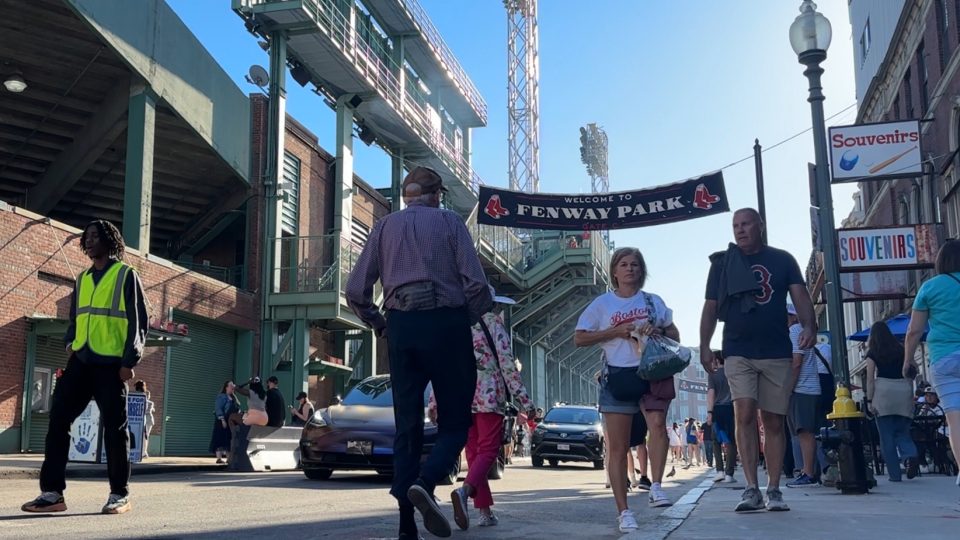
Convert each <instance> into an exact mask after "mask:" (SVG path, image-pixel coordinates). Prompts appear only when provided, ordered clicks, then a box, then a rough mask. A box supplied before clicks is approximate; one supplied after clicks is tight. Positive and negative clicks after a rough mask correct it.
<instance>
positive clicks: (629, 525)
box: [617, 510, 640, 533]
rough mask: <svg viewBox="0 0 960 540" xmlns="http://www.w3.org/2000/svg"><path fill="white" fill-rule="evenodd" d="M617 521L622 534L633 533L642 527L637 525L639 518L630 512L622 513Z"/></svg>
mask: <svg viewBox="0 0 960 540" xmlns="http://www.w3.org/2000/svg"><path fill="white" fill-rule="evenodd" d="M617 521H618V522H619V523H620V532H622V533H628V532H633V531H635V530H637V529H639V528H640V526H639V525H637V518H635V517H634V516H633V512H631V511H630V510H624V511H623V512H620V517H619V518H617Z"/></svg>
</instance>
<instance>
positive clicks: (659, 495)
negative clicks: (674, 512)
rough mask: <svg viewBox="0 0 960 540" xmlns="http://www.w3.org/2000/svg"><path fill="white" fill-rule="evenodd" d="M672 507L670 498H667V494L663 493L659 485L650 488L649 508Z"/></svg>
mask: <svg viewBox="0 0 960 540" xmlns="http://www.w3.org/2000/svg"><path fill="white" fill-rule="evenodd" d="M672 505H673V503H672V502H670V497H667V494H666V493H664V492H663V487H662V486H661V485H660V484H659V483H657V484H653V485H652V486H650V507H651V508H663V507H665V506H672Z"/></svg>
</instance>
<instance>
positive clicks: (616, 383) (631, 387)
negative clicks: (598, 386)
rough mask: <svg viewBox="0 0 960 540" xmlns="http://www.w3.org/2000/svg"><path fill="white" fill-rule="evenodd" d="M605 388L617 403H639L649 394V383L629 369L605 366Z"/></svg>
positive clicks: (632, 369) (634, 370) (635, 371)
mask: <svg viewBox="0 0 960 540" xmlns="http://www.w3.org/2000/svg"><path fill="white" fill-rule="evenodd" d="M605 386H606V388H607V390H608V391H609V392H610V395H612V396H613V398H614V399H616V400H617V401H632V402H637V401H640V398H642V397H643V396H644V394H647V393H649V392H650V382H649V381H646V380H644V379H642V378H640V376H639V373H638V372H637V370H636V369H634V368H631V367H617V366H609V365H608V366H607V380H606V385H605Z"/></svg>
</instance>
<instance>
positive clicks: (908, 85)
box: [903, 68, 914, 120]
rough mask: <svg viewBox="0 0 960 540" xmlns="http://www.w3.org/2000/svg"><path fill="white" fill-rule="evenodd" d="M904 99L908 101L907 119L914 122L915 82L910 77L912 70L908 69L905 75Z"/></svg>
mask: <svg viewBox="0 0 960 540" xmlns="http://www.w3.org/2000/svg"><path fill="white" fill-rule="evenodd" d="M903 99H905V100H906V103H905V105H906V107H907V111H906V112H907V119H908V120H913V119H914V115H913V81H912V78H911V77H910V68H907V71H906V73H904V74H903Z"/></svg>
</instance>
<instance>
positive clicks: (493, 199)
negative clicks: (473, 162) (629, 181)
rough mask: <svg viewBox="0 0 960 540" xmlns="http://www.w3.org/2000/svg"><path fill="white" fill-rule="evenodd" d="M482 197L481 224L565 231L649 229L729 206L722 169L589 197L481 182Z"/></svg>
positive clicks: (479, 220) (594, 194)
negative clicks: (529, 191)
mask: <svg viewBox="0 0 960 540" xmlns="http://www.w3.org/2000/svg"><path fill="white" fill-rule="evenodd" d="M479 199H480V212H479V213H478V215H477V221H478V222H479V223H482V224H485V225H496V226H499V227H515V228H519V229H548V230H560V231H574V230H575V231H585V230H586V231H591V230H604V229H628V228H633V227H648V226H650V225H661V224H663V223H672V222H674V221H684V220H687V219H696V218H699V217H704V216H709V215H713V214H718V213H721V212H727V211H729V210H730V205H729V204H728V202H727V193H726V190H725V189H724V186H723V173H721V172H720V171H717V172H714V173H710V174H705V175H703V176H699V177H697V178H691V179H689V180H684V181H682V182H677V183H675V184H668V185H665V186H658V187H655V188H650V189H641V190H638V191H619V192H616V193H591V194H587V195H582V194H581V195H556V194H548V193H523V192H518V191H510V190H506V189H498V188H492V187H488V186H480V196H479Z"/></svg>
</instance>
